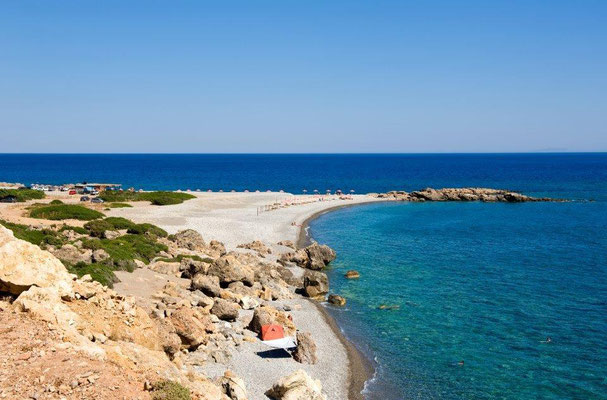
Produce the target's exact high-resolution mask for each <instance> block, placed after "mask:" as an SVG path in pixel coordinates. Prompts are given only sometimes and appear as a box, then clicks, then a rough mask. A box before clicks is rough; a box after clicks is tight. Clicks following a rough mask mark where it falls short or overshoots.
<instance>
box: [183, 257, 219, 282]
mask: <svg viewBox="0 0 607 400" xmlns="http://www.w3.org/2000/svg"><path fill="white" fill-rule="evenodd" d="M209 261H210V260H209ZM210 265H211V263H210V262H205V261H198V260H194V259H192V258H190V257H184V258H183V259H182V260H181V264H180V265H179V270H180V271H181V277H182V278H188V279H191V278H192V277H194V275H196V274H198V273H203V274H206V273H207V271H208V270H209V266H210Z"/></svg>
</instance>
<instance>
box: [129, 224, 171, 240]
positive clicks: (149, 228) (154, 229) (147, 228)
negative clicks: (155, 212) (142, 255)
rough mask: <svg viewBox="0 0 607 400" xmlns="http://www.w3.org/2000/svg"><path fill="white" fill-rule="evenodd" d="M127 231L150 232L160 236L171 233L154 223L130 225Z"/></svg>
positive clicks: (134, 232)
mask: <svg viewBox="0 0 607 400" xmlns="http://www.w3.org/2000/svg"><path fill="white" fill-rule="evenodd" d="M127 232H128V233H132V234H136V235H143V234H146V233H148V234H151V235H155V236H158V237H167V236H168V235H169V234H168V233H167V231H165V230H164V229H162V228H160V227H158V226H156V225H153V224H136V225H133V226H132V227H130V228H129V229H128V230H127Z"/></svg>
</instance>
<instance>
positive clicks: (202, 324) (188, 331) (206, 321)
mask: <svg viewBox="0 0 607 400" xmlns="http://www.w3.org/2000/svg"><path fill="white" fill-rule="evenodd" d="M169 320H170V321H171V323H172V324H173V326H174V327H175V332H176V333H177V335H179V337H180V338H181V343H182V344H183V346H185V347H186V348H188V349H192V348H196V347H198V346H199V345H201V344H203V343H205V342H206V341H207V339H208V333H211V332H213V331H214V325H213V322H212V321H211V318H210V317H209V316H208V315H206V314H201V313H199V312H197V311H195V310H193V309H191V308H189V307H182V308H179V309H178V310H176V311H175V312H173V313H172V314H171V316H170V318H169Z"/></svg>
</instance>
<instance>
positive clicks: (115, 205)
mask: <svg viewBox="0 0 607 400" xmlns="http://www.w3.org/2000/svg"><path fill="white" fill-rule="evenodd" d="M107 207H108V208H129V207H133V206H132V205H130V204H128V203H108V204H107Z"/></svg>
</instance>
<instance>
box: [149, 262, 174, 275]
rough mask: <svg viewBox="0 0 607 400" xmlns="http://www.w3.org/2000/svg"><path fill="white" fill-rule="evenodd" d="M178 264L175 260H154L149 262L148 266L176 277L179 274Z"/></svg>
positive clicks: (155, 270)
mask: <svg viewBox="0 0 607 400" xmlns="http://www.w3.org/2000/svg"><path fill="white" fill-rule="evenodd" d="M180 266H181V265H180V264H179V263H176V262H166V261H156V262H153V263H150V265H148V268H149V269H151V270H152V271H154V272H158V273H159V274H165V275H172V276H176V277H180V276H181V270H180Z"/></svg>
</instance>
